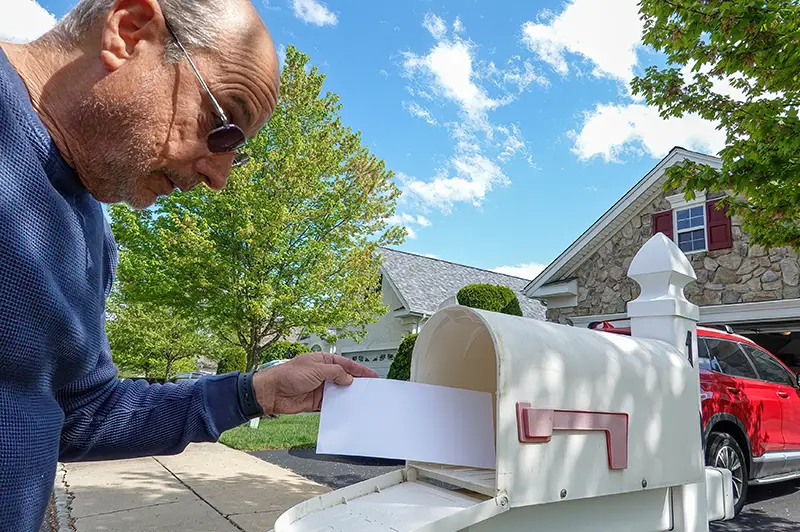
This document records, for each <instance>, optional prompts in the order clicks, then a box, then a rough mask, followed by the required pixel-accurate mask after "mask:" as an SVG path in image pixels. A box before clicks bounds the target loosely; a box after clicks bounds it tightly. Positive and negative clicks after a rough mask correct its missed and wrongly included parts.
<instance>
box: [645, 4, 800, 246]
mask: <svg viewBox="0 0 800 532" xmlns="http://www.w3.org/2000/svg"><path fill="white" fill-rule="evenodd" d="M640 13H641V15H642V17H643V20H644V26H645V30H644V36H643V41H644V43H645V44H647V45H650V46H652V47H653V48H654V49H655V50H657V51H660V52H663V53H664V54H665V55H666V58H667V64H666V65H665V66H664V67H659V66H652V67H649V68H647V69H646V72H645V74H644V76H641V77H636V78H635V79H634V81H633V84H632V88H633V92H634V93H635V94H638V95H642V96H644V98H645V100H646V101H647V103H649V104H650V105H653V106H656V107H657V108H658V109H659V111H660V114H661V116H662V117H664V118H670V117H681V116H683V115H685V114H697V115H699V116H701V117H703V118H705V119H707V120H711V121H714V122H718V123H719V127H720V128H721V130H722V131H724V132H725V135H726V146H725V148H724V149H723V150H722V151H721V152H720V156H721V159H722V168H721V170H715V169H713V168H711V167H710V166H708V165H704V164H696V163H693V162H689V163H687V164H683V165H680V166H678V167H674V168H671V169H670V170H669V171H668V177H669V180H668V183H667V185H666V187H667V188H668V189H673V190H683V191H685V192H686V195H687V198H691V197H692V196H693V192H694V191H701V190H707V191H717V192H730V193H731V196H729V197H728V199H727V200H726V201H725V202H724V205H726V206H727V208H729V212H730V213H731V214H734V215H738V216H740V217H741V219H742V224H743V228H744V230H745V231H746V232H747V233H749V235H750V239H751V242H753V243H755V244H759V245H762V246H765V247H776V246H784V245H791V246H793V247H795V248H797V247H800V223H798V222H800V180H799V179H798V175H800V157H798V155H799V154H800V120H798V105H799V102H800V40H798V38H797V35H798V32H799V31H800V5H798V3H797V2H795V1H793V0H782V1H777V0H769V1H766V2H765V1H763V0H761V1H756V0H735V1H734V0H728V1H725V0H715V1H701V0H681V1H678V0H675V1H663V0H642V2H641V3H640Z"/></svg>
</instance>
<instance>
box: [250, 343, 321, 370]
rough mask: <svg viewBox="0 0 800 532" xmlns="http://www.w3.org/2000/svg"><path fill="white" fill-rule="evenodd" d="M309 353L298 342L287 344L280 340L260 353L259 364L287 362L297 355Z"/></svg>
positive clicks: (306, 348)
mask: <svg viewBox="0 0 800 532" xmlns="http://www.w3.org/2000/svg"><path fill="white" fill-rule="evenodd" d="M309 351H310V349H309V348H308V347H306V346H304V345H303V344H301V343H299V342H287V341H286V340H280V341H277V342H275V343H274V344H272V345H271V346H269V347H268V348H266V349H265V350H264V352H263V353H261V361H260V363H261V364H263V363H265V362H271V361H273V360H288V359H290V358H294V357H296V356H297V355H302V354H303V353H308V352H309Z"/></svg>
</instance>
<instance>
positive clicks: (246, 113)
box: [231, 96, 253, 127]
mask: <svg viewBox="0 0 800 532" xmlns="http://www.w3.org/2000/svg"><path fill="white" fill-rule="evenodd" d="M231 102H232V103H233V105H235V106H236V107H237V109H238V110H239V115H240V116H243V117H244V119H245V120H246V121H247V124H237V125H238V126H239V127H245V126H251V125H253V113H252V112H251V111H250V107H249V106H248V105H247V102H245V101H244V100H243V99H242V98H241V97H239V96H231Z"/></svg>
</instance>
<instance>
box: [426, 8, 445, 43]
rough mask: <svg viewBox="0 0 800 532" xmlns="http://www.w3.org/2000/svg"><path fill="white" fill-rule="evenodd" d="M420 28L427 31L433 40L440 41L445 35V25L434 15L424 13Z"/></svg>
mask: <svg viewBox="0 0 800 532" xmlns="http://www.w3.org/2000/svg"><path fill="white" fill-rule="evenodd" d="M422 26H423V27H424V28H425V29H426V30H428V31H429V32H430V33H431V35H433V38H434V39H436V40H437V41H438V40H440V39H442V38H443V37H444V35H445V33H447V25H446V24H445V23H444V20H442V19H441V18H440V17H438V16H436V14H434V13H426V14H425V18H424V19H423V21H422Z"/></svg>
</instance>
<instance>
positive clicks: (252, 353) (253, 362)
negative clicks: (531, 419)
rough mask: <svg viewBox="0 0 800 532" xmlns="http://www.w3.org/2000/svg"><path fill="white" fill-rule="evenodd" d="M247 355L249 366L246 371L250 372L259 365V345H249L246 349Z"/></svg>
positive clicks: (247, 365)
mask: <svg viewBox="0 0 800 532" xmlns="http://www.w3.org/2000/svg"><path fill="white" fill-rule="evenodd" d="M245 353H247V364H246V367H245V371H250V370H253V369H255V367H256V366H257V365H258V353H259V349H258V346H257V345H249V346H247V348H246V349H245Z"/></svg>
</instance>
